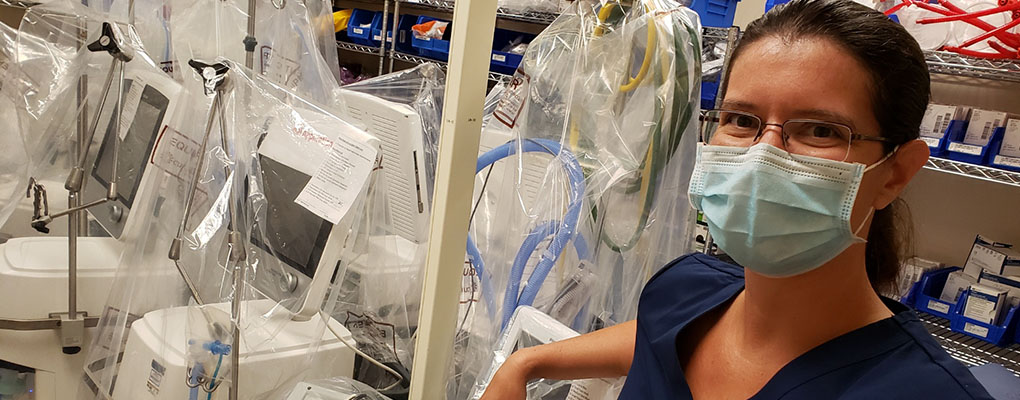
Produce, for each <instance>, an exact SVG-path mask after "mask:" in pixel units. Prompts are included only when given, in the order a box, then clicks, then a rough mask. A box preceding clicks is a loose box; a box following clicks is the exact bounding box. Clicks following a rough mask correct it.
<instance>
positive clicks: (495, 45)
mask: <svg viewBox="0 0 1020 400" xmlns="http://www.w3.org/2000/svg"><path fill="white" fill-rule="evenodd" d="M518 38H520V39H521V42H522V43H531V41H532V40H533V39H535V35H531V34H527V33H521V32H514V31H509V30H506V29H498V28H497V29H496V31H495V32H493V36H492V58H491V59H490V62H489V70H490V71H492V72H498V73H501V74H506V75H513V74H514V72H515V71H517V66H519V65H521V60H523V59H524V55H523V54H514V53H509V52H505V51H502V50H503V48H504V47H506V46H507V45H508V44H510V43H513V42H514V41H516V40H517V39H518Z"/></svg>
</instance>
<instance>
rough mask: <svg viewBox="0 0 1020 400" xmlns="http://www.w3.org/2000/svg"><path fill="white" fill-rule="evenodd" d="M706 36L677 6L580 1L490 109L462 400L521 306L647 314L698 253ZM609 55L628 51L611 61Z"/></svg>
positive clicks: (456, 390) (458, 381)
mask: <svg viewBox="0 0 1020 400" xmlns="http://www.w3.org/2000/svg"><path fill="white" fill-rule="evenodd" d="M700 32H701V27H700V24H699V23H698V19H697V15H696V14H695V13H694V12H693V11H691V10H689V9H686V8H683V7H682V6H680V5H679V4H677V3H673V2H669V1H649V2H645V3H644V4H641V5H634V6H632V7H631V6H627V7H624V6H621V5H620V4H619V3H613V2H605V3H598V2H577V3H575V5H574V6H573V7H572V8H570V9H568V10H567V11H565V12H564V13H562V14H561V15H560V16H559V17H558V18H557V19H556V21H554V22H553V23H552V24H551V25H550V26H549V27H548V28H547V29H546V30H545V31H543V32H542V34H540V35H539V36H538V37H537V38H536V39H535V40H533V41H532V43H531V44H530V46H529V47H528V50H527V52H526V53H525V55H524V60H523V61H522V63H521V66H520V67H519V68H518V71H517V73H516V74H515V75H514V77H513V79H512V80H511V81H510V82H509V83H508V84H507V85H506V87H505V88H502V90H503V93H502V97H501V98H500V99H499V103H498V104H497V105H496V107H495V109H494V110H493V111H492V113H491V115H487V117H486V118H487V123H486V125H485V127H484V129H483V131H482V137H481V151H482V152H483V153H484V154H482V155H481V157H480V159H479V163H478V169H477V171H476V172H477V173H478V175H477V176H478V183H476V188H475V196H476V199H477V205H476V206H475V207H474V208H473V211H472V220H471V231H470V232H469V243H468V251H467V253H468V254H467V258H468V261H469V262H470V268H471V270H470V271H471V273H470V274H467V273H466V275H471V280H472V282H471V284H470V285H468V284H465V288H466V289H465V290H468V288H475V287H477V288H478V289H479V290H478V291H477V292H478V293H477V295H476V294H475V293H473V292H474V291H472V295H474V298H475V299H476V301H469V302H467V305H466V306H462V308H461V313H462V314H461V315H462V317H461V321H464V322H463V323H461V324H459V325H458V339H457V343H456V345H455V355H454V366H453V367H452V368H453V371H452V373H451V374H452V379H451V384H450V385H449V386H448V393H449V397H450V398H464V397H465V396H466V395H467V393H468V392H469V390H470V387H471V385H473V383H474V382H476V381H478V380H479V379H481V378H482V375H479V374H481V373H482V372H483V371H485V368H486V367H488V365H489V362H490V360H492V353H491V349H492V348H493V345H494V344H495V343H496V341H497V338H498V337H500V334H501V332H504V330H505V329H506V326H507V325H508V324H509V322H510V319H511V315H512V314H513V312H514V310H517V309H520V307H524V306H532V307H535V308H537V309H538V310H541V311H542V312H544V313H546V314H548V315H550V316H552V317H553V318H554V319H555V320H558V321H559V322H560V323H562V324H564V325H566V326H567V327H570V328H571V329H573V330H575V331H577V332H580V333H585V332H590V331H592V330H595V329H599V328H601V327H604V326H609V325H613V324H617V323H620V322H623V321H627V320H630V319H633V318H634V317H635V316H636V314H637V300H638V296H639V294H640V290H641V288H642V286H643V285H644V283H645V281H647V279H649V278H650V277H651V276H652V274H654V273H655V272H656V271H657V270H658V269H659V268H660V267H662V266H663V265H665V264H666V263H667V262H668V261H669V260H671V259H673V258H676V257H678V256H681V255H683V254H684V253H686V252H687V251H689V243H690V240H689V239H690V232H689V225H688V223H689V221H690V216H691V214H690V211H689V206H688V205H687V199H686V182H687V180H689V176H690V171H691V170H692V169H693V165H694V147H695V143H696V141H697V118H696V115H697V114H696V113H697V110H698V99H699V88H700V78H701V63H700V61H701V40H700ZM607 54H624V56H622V57H608V56H606V55H607Z"/></svg>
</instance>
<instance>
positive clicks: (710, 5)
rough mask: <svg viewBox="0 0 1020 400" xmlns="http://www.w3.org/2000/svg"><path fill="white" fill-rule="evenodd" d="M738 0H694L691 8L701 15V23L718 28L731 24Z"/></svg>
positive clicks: (727, 26)
mask: <svg viewBox="0 0 1020 400" xmlns="http://www.w3.org/2000/svg"><path fill="white" fill-rule="evenodd" d="M739 1H740V0H694V2H693V3H691V9H692V10H694V11H695V12H697V13H698V16H700V17H701V24H702V25H704V26H714V27H718V28H729V27H730V26H733V16H734V15H735V14H736V12H737V2H739Z"/></svg>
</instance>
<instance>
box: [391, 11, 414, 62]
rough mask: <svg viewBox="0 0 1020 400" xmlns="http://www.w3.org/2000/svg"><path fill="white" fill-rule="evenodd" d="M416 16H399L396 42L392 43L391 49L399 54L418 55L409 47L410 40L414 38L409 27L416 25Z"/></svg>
mask: <svg viewBox="0 0 1020 400" xmlns="http://www.w3.org/2000/svg"><path fill="white" fill-rule="evenodd" d="M418 18H419V17H418V16H417V15H411V14H404V15H401V16H400V20H399V21H397V40H396V42H395V43H393V47H394V48H395V49H396V50H397V51H399V52H401V53H407V54H418V52H417V51H416V50H415V49H414V46H412V45H411V38H412V37H413V36H414V35H413V34H411V27H412V26H414V24H416V23H418Z"/></svg>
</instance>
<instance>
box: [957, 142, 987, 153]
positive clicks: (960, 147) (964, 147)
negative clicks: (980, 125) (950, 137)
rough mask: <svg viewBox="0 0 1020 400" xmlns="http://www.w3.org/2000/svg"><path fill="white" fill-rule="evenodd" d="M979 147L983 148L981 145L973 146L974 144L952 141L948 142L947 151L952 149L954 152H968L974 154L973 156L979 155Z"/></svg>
mask: <svg viewBox="0 0 1020 400" xmlns="http://www.w3.org/2000/svg"><path fill="white" fill-rule="evenodd" d="M981 149H983V147H981V146H975V145H972V144H963V143H960V142H953V143H950V144H949V151H954V152H957V153H963V154H970V155H974V156H980V155H981Z"/></svg>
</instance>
